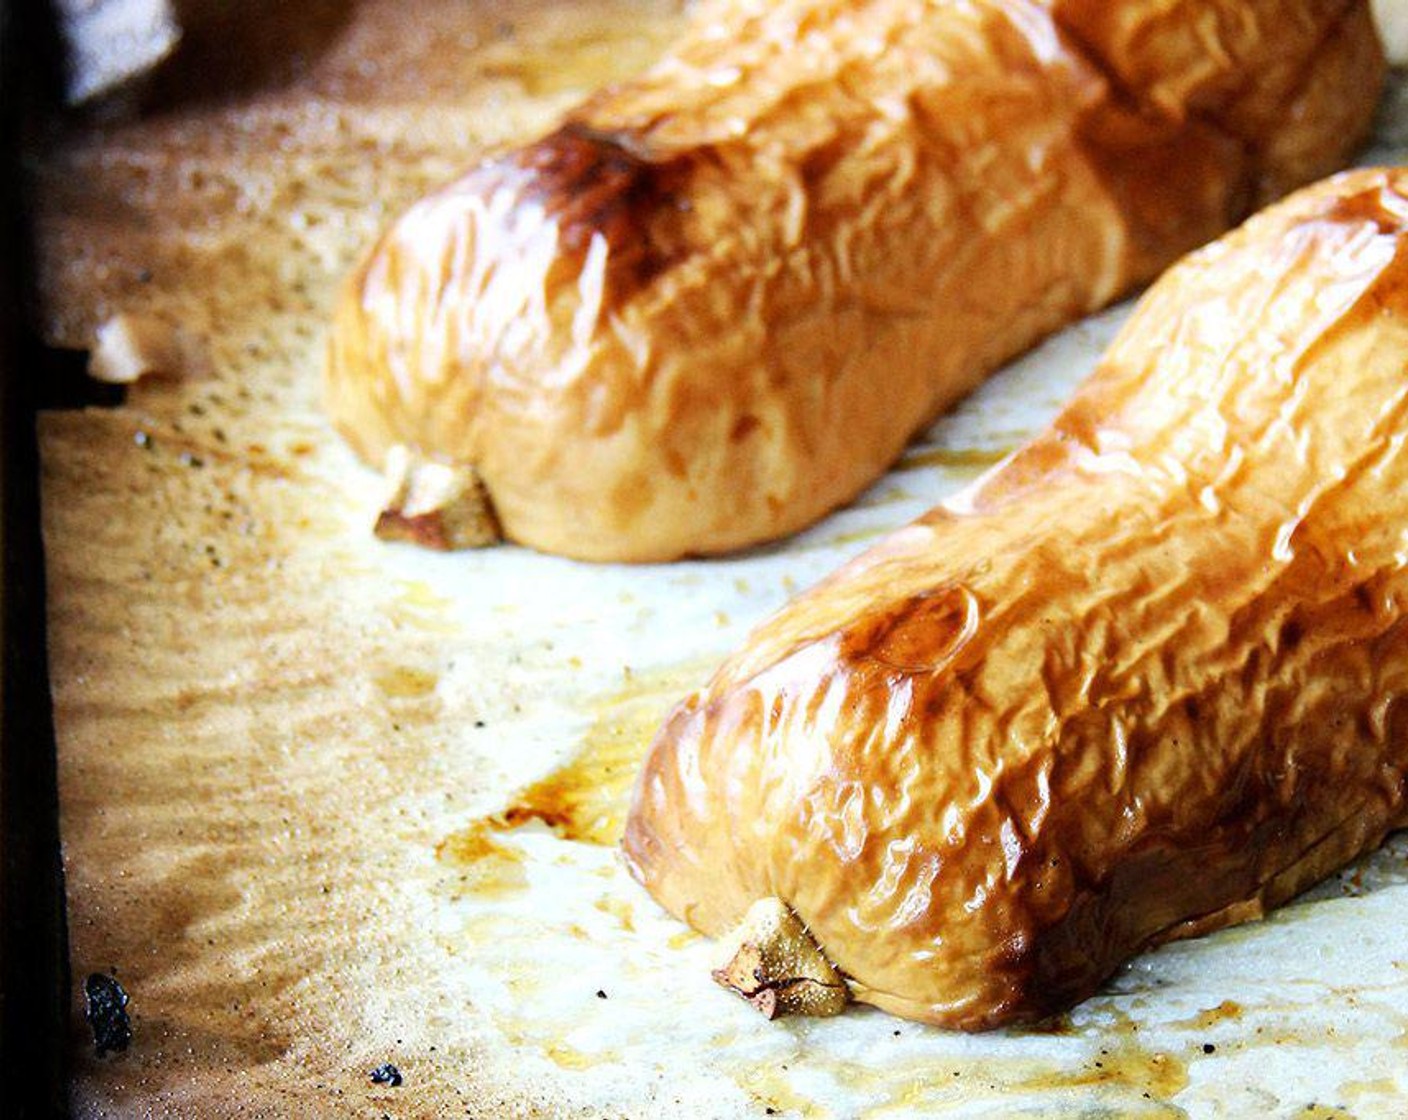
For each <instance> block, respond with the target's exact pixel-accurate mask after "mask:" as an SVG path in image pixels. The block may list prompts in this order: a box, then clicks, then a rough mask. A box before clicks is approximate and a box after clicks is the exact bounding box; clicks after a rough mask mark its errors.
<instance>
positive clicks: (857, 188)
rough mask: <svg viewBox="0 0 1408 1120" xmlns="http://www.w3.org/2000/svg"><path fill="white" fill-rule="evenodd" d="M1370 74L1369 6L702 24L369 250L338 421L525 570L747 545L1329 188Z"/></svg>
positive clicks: (1218, 2) (345, 328) (341, 333)
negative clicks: (414, 459)
mask: <svg viewBox="0 0 1408 1120" xmlns="http://www.w3.org/2000/svg"><path fill="white" fill-rule="evenodd" d="M1382 70H1383V65H1382V58H1381V54H1380V51H1379V47H1378V43H1377V40H1376V38H1375V33H1374V30H1373V26H1372V23H1371V20H1370V15H1369V10H1368V5H1367V3H1365V2H1363V0H1275V2H1272V0H1237V2H1232V0H1175V2H1171V3H1161V4H1150V3H1146V2H1143V0H1139V2H1134V0H1119V2H1111V0H968V2H962V3H959V2H954V0H949V2H930V3H923V2H919V0H868V2H851V3H841V2H837V0H784V2H781V3H762V2H760V0H758V2H747V3H745V2H742V0H735V2H724V3H715V4H713V5H711V6H708V7H706V8H705V9H704V10H703V11H702V12H701V13H700V15H699V17H698V19H697V20H696V21H695V23H694V25H693V30H692V31H691V32H689V33H688V34H687V35H686V37H685V38H684V39H683V40H682V41H681V42H680V43H679V44H678V45H677V46H676V48H675V49H674V50H673V51H672V52H670V53H669V54H668V56H667V57H665V58H664V59H663V60H662V61H661V62H660V63H659V64H658V65H656V66H655V67H654V68H653V69H651V70H650V71H649V72H647V73H646V74H645V75H643V76H642V77H640V78H638V79H636V80H634V81H632V82H628V83H625V84H623V85H620V86H617V87H613V88H609V89H606V90H604V91H602V92H601V93H599V94H598V95H596V96H595V97H593V98H592V99H591V100H589V101H588V102H587V103H586V104H585V105H583V106H582V107H581V108H579V109H577V110H576V111H574V112H573V113H571V114H569V115H568V117H567V118H566V119H565V121H564V122H563V123H562V125H561V127H560V128H558V129H557V130H556V131H554V132H552V133H551V134H549V135H548V136H545V137H543V138H542V139H541V140H538V141H537V142H536V143H532V144H529V145H527V146H526V147H524V148H522V149H519V150H517V151H511V152H508V153H506V154H503V155H501V156H498V157H496V158H493V159H490V160H489V161H488V162H486V163H484V164H482V165H480V166H478V167H476V168H474V169H473V170H471V171H469V172H468V173H467V174H466V175H465V176H464V177H463V178H461V179H459V180H458V181H457V182H454V183H451V184H450V185H448V186H446V187H445V188H443V189H442V190H440V191H438V192H436V193H435V194H433V195H431V196H430V197H428V198H426V199H424V200H422V201H421V202H419V203H418V204H416V205H415V206H413V207H412V208H411V209H410V210H409V211H408V212H407V213H406V214H405V215H404V216H402V217H401V218H400V219H399V220H398V221H397V222H396V223H395V224H394V225H393V226H392V227H391V228H390V229H389V231H388V232H387V233H386V234H385V235H384V236H383V237H382V239H381V241H380V242H379V244H377V245H376V246H375V247H374V249H373V250H372V251H371V253H370V254H369V255H368V257H367V258H366V259H365V261H363V263H362V264H361V265H360V267H359V268H358V269H357V270H356V272H355V273H354V275H352V276H351V278H350V279H349V281H348V283H347V285H346V288H345V291H344V293H343V295H342V298H341V301H340V304H339V307H338V310H337V312H336V316H335V321H334V324H333V329H332V335H331V343H330V348H329V363H328V376H327V393H326V397H327V403H328V407H329V409H330V412H331V415H332V417H333V419H334V421H335V422H336V424H337V426H338V427H339V428H340V430H341V431H342V432H343V433H344V434H345V435H346V436H347V437H348V439H349V440H350V441H351V442H352V444H353V446H354V447H355V448H356V449H357V450H358V451H359V452H360V453H361V454H362V455H363V456H364V457H366V458H367V459H369V460H371V461H373V462H379V461H380V460H381V458H382V457H383V456H384V454H385V453H386V451H387V449H388V448H389V447H390V446H392V445H394V444H398V443H400V444H407V445H409V446H410V447H412V448H413V449H414V450H416V451H418V452H420V453H421V454H424V455H428V456H431V457H433V458H438V459H442V460H448V461H452V462H457V463H464V464H469V465H472V466H473V467H474V468H475V469H476V470H477V471H478V474H479V476H480V478H481V479H482V481H483V482H484V484H485V486H486V488H487V491H488V494H489V496H490V498H491V499H492V502H493V504H494V507H495V511H496V512H497V515H498V518H499V521H500V523H501V525H502V527H503V530H504V532H505V534H506V536H507V537H508V538H509V539H511V540H515V541H518V542H521V543H524V544H527V545H531V546H533V547H536V548H539V549H543V550H546V551H549V552H558V553H562V554H565V555H569V556H574V557H580V558H586V559H593V560H637V561H644V560H666V559H671V558H675V557H679V556H682V555H687V554H704V553H716V552H720V551H724V550H729V549H735V548H739V547H741V546H745V545H749V544H753V543H756V542H760V541H765V540H769V539H772V538H775V537H778V536H781V535H783V534H786V533H790V532H792V531H794V530H796V529H798V528H800V527H802V526H804V525H806V524H808V523H809V522H811V521H813V520H815V519H816V518H818V517H819V516H821V515H822V514H824V513H826V512H827V511H828V510H830V509H832V508H834V507H835V506H837V505H838V504H840V503H843V502H845V501H847V500H849V499H850V498H851V497H853V496H854V495H855V494H856V493H857V492H858V491H859V490H860V489H862V488H863V487H864V486H865V485H866V484H867V483H869V482H870V481H872V480H873V479H874V478H875V477H876V476H877V475H878V474H879V473H880V472H881V471H882V470H883V469H884V468H885V467H886V466H887V465H888V464H889V463H891V462H892V461H893V460H894V459H895V458H896V457H897V456H898V455H899V453H900V452H901V451H902V449H903V447H904V445H905V443H906V442H907V441H908V440H909V439H910V438H911V436H912V435H913V434H914V433H915V432H916V431H917V430H919V429H921V428H922V427H924V426H925V425H926V424H928V423H929V422H930V421H932V420H933V419H934V417H935V416H936V415H938V414H939V413H940V412H941V411H942V410H944V409H945V408H947V407H948V406H949V405H951V404H952V403H953V402H954V401H955V400H956V399H958V398H959V397H961V396H962V395H964V394H966V393H967V392H969V391H970V390H971V389H972V388H973V387H974V386H975V385H976V384H977V383H978V382H979V381H980V380H981V379H982V378H983V377H984V376H985V375H986V374H988V373H989V372H990V371H992V370H993V369H994V368H996V367H997V366H999V365H1000V364H1002V363H1003V362H1004V361H1006V360H1007V359H1009V358H1011V357H1012V356H1013V355H1015V354H1017V353H1018V352H1020V351H1022V350H1024V349H1026V348H1027V347H1029V346H1030V345H1032V344H1033V343H1034V342H1035V341H1037V340H1038V339H1040V338H1041V337H1042V336H1043V335H1045V334H1047V333H1048V332H1050V331H1052V330H1053V329H1055V328H1057V327H1059V326H1061V325H1063V324H1065V323H1068V322H1070V321H1071V320H1073V319H1074V318H1076V317H1078V316H1080V315H1082V314H1084V313H1086V312H1088V311H1090V310H1092V309H1094V308H1097V307H1099V306H1101V305H1103V304H1105V303H1107V302H1109V301H1110V300H1111V299H1112V298H1114V297H1115V296H1117V295H1118V294H1119V293H1121V292H1123V291H1125V290H1126V289H1128V288H1129V287H1130V286H1131V285H1134V284H1138V283H1141V282H1143V281H1146V280H1148V279H1149V278H1150V277H1152V276H1153V275H1154V274H1155V273H1156V272H1157V271H1158V270H1159V269H1161V268H1162V267H1164V266H1165V265H1167V264H1168V263H1169V262H1170V261H1172V260H1173V259H1174V258H1175V257H1176V256H1178V255H1179V254H1181V253H1183V252H1185V251H1187V250H1188V249H1190V248H1193V247H1194V246H1196V245H1199V244H1202V243H1204V242H1205V241H1207V240H1209V239H1210V238H1212V237H1214V236H1216V235H1217V234H1219V233H1221V232H1222V231H1223V230H1225V229H1226V228H1227V227H1228V226H1229V225H1230V224H1232V223H1233V222H1235V221H1236V220H1239V219H1240V218H1241V217H1242V216H1244V215H1245V214H1246V213H1248V212H1249V211H1250V209H1251V207H1252V206H1253V205H1254V204H1256V203H1257V202H1259V201H1261V200H1264V199H1268V198H1270V197H1272V196H1275V195H1279V194H1280V193H1282V192H1284V191H1285V190H1287V189H1290V188H1291V187H1293V186H1296V185H1298V184H1300V183H1303V182H1306V181H1309V180H1310V179H1311V178H1315V177H1318V176H1320V175H1323V174H1326V173H1328V172H1329V171H1331V170H1334V169H1335V168H1337V167H1339V166H1341V165H1342V164H1343V162H1344V161H1345V159H1346V158H1347V156H1348V154H1349V153H1350V152H1351V151H1352V150H1353V148H1354V146H1355V145H1356V144H1357V142H1358V141H1359V140H1360V138H1361V137H1362V136H1363V135H1364V133H1365V130H1366V128H1367V126H1368V124H1369V120H1370V117H1371V114H1372V110H1373V106H1374V104H1375V102H1376V99H1377V95H1378V91H1379V87H1380V80H1381V77H1382Z"/></svg>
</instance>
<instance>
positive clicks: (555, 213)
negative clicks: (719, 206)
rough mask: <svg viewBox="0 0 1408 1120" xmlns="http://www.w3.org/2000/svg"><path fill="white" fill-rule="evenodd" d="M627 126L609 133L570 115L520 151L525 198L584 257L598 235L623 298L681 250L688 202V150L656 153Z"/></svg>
mask: <svg viewBox="0 0 1408 1120" xmlns="http://www.w3.org/2000/svg"><path fill="white" fill-rule="evenodd" d="M642 149H643V145H642V144H641V143H640V141H639V139H638V138H636V137H634V136H632V134H631V133H629V132H628V131H625V130H622V131H614V132H604V131H600V130H598V129H594V128H591V127H589V126H587V125H584V124H582V123H580V122H574V121H569V122H568V123H566V124H564V125H562V126H561V127H560V128H558V129H557V131H555V132H552V133H549V134H548V135H547V136H545V137H543V138H542V139H541V140H539V141H537V142H536V143H534V144H530V145H529V146H528V147H526V148H524V149H523V150H522V151H520V152H519V153H518V154H517V155H516V157H515V162H516V164H517V166H518V167H519V168H520V169H521V170H523V171H525V172H527V174H528V178H527V181H526V183H525V184H524V185H523V186H522V187H521V194H522V197H523V198H524V199H526V200H529V201H532V202H536V203H538V204H539V205H541V206H542V207H543V208H544V211H545V212H546V213H547V214H548V215H549V216H550V217H551V218H552V219H553V220H554V221H555V222H556V225H557V230H558V238H559V246H560V248H561V251H562V253H563V254H564V255H565V256H567V257H570V258H574V259H581V258H582V257H585V256H586V254H587V252H588V251H589V250H590V249H591V247H592V242H593V241H594V240H595V239H597V238H600V239H602V241H604V242H605V245H606V249H607V272H606V278H607V286H608V293H609V296H610V298H611V300H612V301H614V302H621V301H624V300H625V299H627V298H628V297H629V296H631V295H632V294H633V293H635V292H637V291H639V290H640V289H641V288H643V287H645V286H646V285H648V284H649V283H650V282H651V281H653V280H654V279H655V278H656V277H658V276H659V275H660V274H661V273H663V272H665V271H666V270H667V269H668V268H670V267H671V265H673V264H675V263H676V262H677V261H678V260H680V259H681V258H682V256H683V246H684V244H685V239H684V238H683V236H682V235H681V232H680V216H681V215H682V214H684V213H687V212H688V211H689V209H690V204H689V200H688V194H687V190H686V186H685V185H686V183H687V181H688V178H689V174H688V162H689V160H688V159H687V158H686V157H676V158H669V159H664V160H654V159H651V158H650V157H649V156H648V155H646V154H644V153H643V150H642Z"/></svg>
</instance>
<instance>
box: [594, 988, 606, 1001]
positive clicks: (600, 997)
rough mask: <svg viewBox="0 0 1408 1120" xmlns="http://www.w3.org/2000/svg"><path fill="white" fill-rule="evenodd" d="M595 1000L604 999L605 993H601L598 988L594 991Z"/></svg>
mask: <svg viewBox="0 0 1408 1120" xmlns="http://www.w3.org/2000/svg"><path fill="white" fill-rule="evenodd" d="M596 998H597V999H605V998H606V993H605V992H604V991H602V990H601V989H600V988H598V989H597V990H596Z"/></svg>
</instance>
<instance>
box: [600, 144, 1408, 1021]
mask: <svg viewBox="0 0 1408 1120" xmlns="http://www.w3.org/2000/svg"><path fill="white" fill-rule="evenodd" d="M1406 795H1408V171H1360V172H1353V173H1347V174H1346V175H1344V176H1341V177H1338V178H1336V179H1332V180H1329V181H1327V182H1325V183H1322V184H1319V185H1317V186H1316V187H1314V188H1310V189H1308V190H1306V191H1304V192H1302V193H1300V194H1298V195H1297V196H1295V197H1294V198H1293V199H1292V200H1289V201H1287V202H1285V203H1283V204H1281V205H1278V206H1276V207H1273V208H1272V209H1271V210H1269V211H1267V212H1265V213H1264V214H1262V215H1260V216H1258V217H1257V218H1254V219H1253V220H1252V221H1251V222H1249V223H1248V224H1247V225H1246V226H1245V227H1244V228H1243V229H1241V230H1239V231H1237V232H1236V233H1234V234H1232V235H1229V236H1228V237H1226V238H1225V239H1223V240H1222V241H1220V242H1217V243H1215V244H1214V245H1212V246H1210V247H1208V248H1206V249H1204V250H1202V251H1200V252H1198V253H1196V254H1194V255H1192V256H1191V257H1189V258H1188V259H1187V260H1186V261H1184V262H1183V263H1181V264H1180V265H1178V266H1177V267H1176V268H1174V269H1173V270H1171V271H1170V272H1169V273H1168V274H1167V275H1166V276H1165V277H1164V278H1163V279H1162V280H1160V281H1159V283H1158V284H1156V285H1155V287H1154V288H1153V289H1151V291H1150V292H1149V293H1148V294H1147V295H1146V296H1145V298H1144V299H1143V300H1142V301H1141V303H1140V305H1139V307H1138V308H1137V309H1136V311H1135V313H1134V315H1133V318H1132V319H1131V320H1130V322H1129V323H1128V325H1127V326H1126V328H1125V330H1124V331H1123V332H1122V333H1121V335H1120V336H1119V338H1118V339H1116V341H1115V343H1114V344H1113V346H1112V347H1111V349H1110V350H1109V351H1108V352H1107V354H1106V356H1105V358H1104V360H1103V362H1102V364H1101V365H1100V367H1099V368H1098V370H1097V371H1096V372H1095V373H1094V374H1093V375H1092V377H1091V378H1090V379H1089V380H1088V381H1087V382H1086V384H1085V385H1084V386H1083V387H1082V389H1081V390H1080V391H1079V392H1078V394H1077V395H1076V397H1075V398H1074V400H1073V401H1072V402H1071V403H1070V404H1069V405H1068V406H1067V407H1066V409H1065V410H1064V411H1063V412H1062V413H1061V414H1060V416H1059V417H1058V418H1057V419H1056V420H1055V422H1054V423H1053V424H1052V426H1051V427H1050V428H1049V429H1048V430H1047V431H1046V432H1045V433H1044V434H1042V435H1040V436H1038V437H1037V438H1036V439H1035V440H1034V441H1033V442H1032V443H1030V444H1028V445H1027V446H1026V447H1025V448H1023V449H1022V450H1021V451H1019V452H1018V453H1017V454H1016V455H1015V456H1014V457H1013V458H1012V459H1010V460H1009V461H1007V462H1006V463H1005V464H1003V465H1002V466H1000V467H998V468H997V469H996V470H994V471H993V472H992V473H990V474H989V475H987V476H986V477H985V478H984V479H982V480H980V481H979V482H978V483H977V484H975V486H974V487H973V488H971V489H969V490H968V491H965V492H964V493H963V494H961V495H960V496H958V497H957V498H955V499H953V500H952V501H950V502H948V503H946V504H945V505H942V506H940V507H938V508H937V509H935V510H934V511H932V512H931V513H930V514H928V515H927V516H925V517H923V518H921V519H920V520H919V521H917V522H915V523H914V524H912V525H910V526H909V527H907V528H904V529H901V530H900V531H898V532H897V533H895V534H894V535H893V536H891V537H890V538H888V539H887V540H885V541H883V542H882V543H880V544H879V545H877V546H876V547H874V548H873V549H871V550H870V551H868V552H867V553H865V554H863V555H862V556H861V557H860V558H858V559H857V560H855V561H853V562H852V563H851V564H850V565H848V566H847V567H845V568H843V569H842V570H841V571H840V572H839V573H837V574H836V575H834V576H833V577H831V578H830V579H829V580H827V581H825V582H824V583H822V584H821V585H819V586H818V587H817V588H815V589H814V590H812V591H811V592H809V593H807V594H805V595H803V596H801V597H800V598H798V599H797V600H795V601H794V602H793V603H792V604H791V605H789V606H788V607H787V608H785V609H784V610H783V611H782V612H781V613H779V614H778V615H776V616H775V617H774V618H773V619H772V620H771V621H769V622H767V623H765V624H764V625H763V626H762V627H761V628H760V629H758V630H757V631H755V633H754V634H753V636H752V638H751V639H750V641H749V643H748V644H747V645H746V646H745V647H744V648H743V649H742V650H741V651H739V652H738V653H737V654H736V655H735V656H734V657H733V658H732V659H731V660H729V661H728V662H727V663H725V665H724V666H723V667H722V668H721V669H720V670H719V672H718V673H717V675H716V676H715V677H714V679H713V681H712V682H711V684H710V685H709V686H708V687H707V688H706V689H704V690H702V691H701V692H699V693H697V694H695V695H694V696H693V697H691V698H689V699H688V700H686V701H685V702H684V703H683V704H681V705H680V706H679V707H678V708H677V709H676V711H675V712H674V714H673V715H672V716H671V718H670V719H669V720H668V721H667V723H666V724H665V726H664V728H663V730H662V731H661V733H660V735H659V736H658V737H657V740H656V742H655V744H654V746H653V749H652V753H651V755H650V757H649V759H648V760H647V763H646V767H645V771H644V775H643V778H642V781H641V784H640V786H639V788H638V794H637V800H636V803H635V806H634V808H633V811H632V816H631V819H630V821H629V822H628V827H627V833H626V838H625V849H626V853H627V857H628V860H629V862H630V864H631V866H632V868H633V870H634V872H635V873H636V875H637V876H638V877H639V878H640V879H641V880H642V881H643V882H644V883H645V884H646V886H647V887H648V888H649V889H650V890H651V892H652V893H654V894H655V896H656V897H657V898H658V899H659V900H660V901H661V902H663V903H664V904H665V906H666V907H667V908H668V909H670V910H671V911H672V912H674V913H675V914H677V915H680V916H683V917H685V918H687V919H688V920H689V921H690V922H691V923H692V924H694V925H695V926H696V927H697V928H699V929H702V930H704V931H705V932H708V933H714V934H716V933H719V932H721V931H723V930H724V929H726V928H727V927H728V926H730V925H731V924H732V923H733V922H735V921H736V920H737V919H738V918H739V917H740V916H741V915H742V913H743V912H744V911H745V910H746V909H747V907H748V906H749V904H750V903H752V902H753V901H754V900H755V899H757V898H759V897H763V896H769V895H772V896H777V897H780V898H782V899H783V900H784V901H786V902H787V903H789V904H790V905H791V906H792V907H793V908H794V909H795V910H796V911H797V913H798V914H799V915H800V916H801V917H802V918H803V919H804V920H805V921H806V922H807V923H808V925H809V926H810V928H811V930H812V932H813V933H814V934H815V935H816V937H817V939H818V940H819V942H820V943H821V945H822V947H823V949H824V950H825V952H826V953H827V954H828V956H830V957H831V959H832V960H833V962H834V963H836V964H837V965H838V966H839V967H840V968H842V969H843V970H844V971H845V972H846V973H847V974H848V975H849V976H850V977H852V978H853V980H854V983H855V987H856V992H857V995H858V996H859V998H861V999H863V1000H867V1001H869V1002H872V1003H875V1004H878V1005H880V1006H881V1007H884V1008H887V1009H890V1010H892V1011H895V1012H898V1013H900V1014H902V1015H907V1016H911V1017H914V1018H918V1019H923V1020H928V1021H931V1022H935V1023H940V1024H945V1025H950V1026H957V1027H963V1028H983V1027H991V1026H995V1025H998V1024H1002V1023H1008V1022H1014V1021H1022V1020H1030V1019H1033V1018H1037V1017H1040V1016H1042V1015H1045V1014H1049V1013H1051V1012H1052V1011H1055V1010H1058V1009H1061V1008H1064V1007H1068V1006H1070V1005H1071V1004H1072V1003H1073V1002H1074V1001H1076V1000H1079V999H1081V998H1083V997H1085V996H1087V995H1089V994H1090V993H1092V992H1093V991H1094V990H1095V988H1096V987H1097V986H1098V985H1099V984H1100V982H1101V981H1102V980H1104V979H1105V978H1106V977H1107V976H1108V975H1109V974H1110V973H1111V971H1112V970H1113V969H1114V968H1115V967H1116V966H1117V965H1119V964H1120V963H1121V962H1122V961H1124V960H1125V959H1127V958H1128V957H1129V956H1131V955H1132V954H1134V953H1136V952H1138V951H1139V950H1141V949H1143V948H1145V947H1147V946H1149V945H1151V944H1155V943H1157V942H1160V941H1164V940H1168V939H1171V938H1177V937H1182V936H1187V935H1190V934H1194V933H1199V932H1203V931H1206V930H1210V929H1214V928H1217V927H1219V926H1223V925H1227V924H1230V923H1234V922H1238V921H1242V920H1245V919H1247V918H1250V917H1256V916H1258V915H1260V914H1261V913H1262V912H1263V911H1264V910H1266V909H1268V908H1270V907H1272V906H1275V905H1277V904H1279V903H1281V902H1283V901H1285V900H1286V899H1287V898H1289V897H1290V896H1292V895H1293V894H1295V893H1297V892H1299V891H1301V890H1303V889H1305V888H1306V887H1307V886H1309V885H1310V884H1311V883H1313V882H1315V881H1316V880H1318V879H1320V878H1323V877H1324V876H1326V875H1328V874H1329V873H1330V872H1331V871H1333V870H1334V869H1336V868H1337V867H1339V866H1341V865H1342V864H1344V863H1346V862H1348V861H1349V860H1350V859H1352V858H1354V857H1355V856H1356V855H1359V854H1360V853H1362V852H1364V851H1366V850H1368V849H1369V848H1371V847H1373V846H1375V845H1377V844H1378V843H1379V842H1380V841H1381V840H1382V839H1383V837H1384V836H1385V834H1386V833H1387V832H1388V831H1389V830H1391V829H1394V828H1397V827H1402V826H1403V825H1404V824H1405V823H1408V811H1405V796H1406Z"/></svg>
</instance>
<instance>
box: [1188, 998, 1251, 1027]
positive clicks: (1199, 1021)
mask: <svg viewBox="0 0 1408 1120" xmlns="http://www.w3.org/2000/svg"><path fill="white" fill-rule="evenodd" d="M1241 1017H1242V1005H1241V1004H1240V1003H1238V1002H1237V1001H1236V1000H1231V999H1225V1000H1223V1001H1222V1002H1221V1003H1219V1004H1218V1005H1217V1006H1216V1007H1209V1008H1208V1009H1207V1010H1206V1011H1199V1012H1198V1013H1197V1014H1196V1015H1194V1016H1193V1017H1192V1018H1189V1019H1185V1020H1183V1021H1182V1022H1180V1023H1178V1024H1177V1025H1178V1026H1180V1027H1188V1028H1190V1029H1192V1030H1194V1031H1205V1030H1208V1029H1210V1028H1212V1027H1215V1026H1217V1025H1218V1024H1220V1023H1227V1022H1235V1021H1236V1020H1238V1019H1240V1018H1241Z"/></svg>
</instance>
